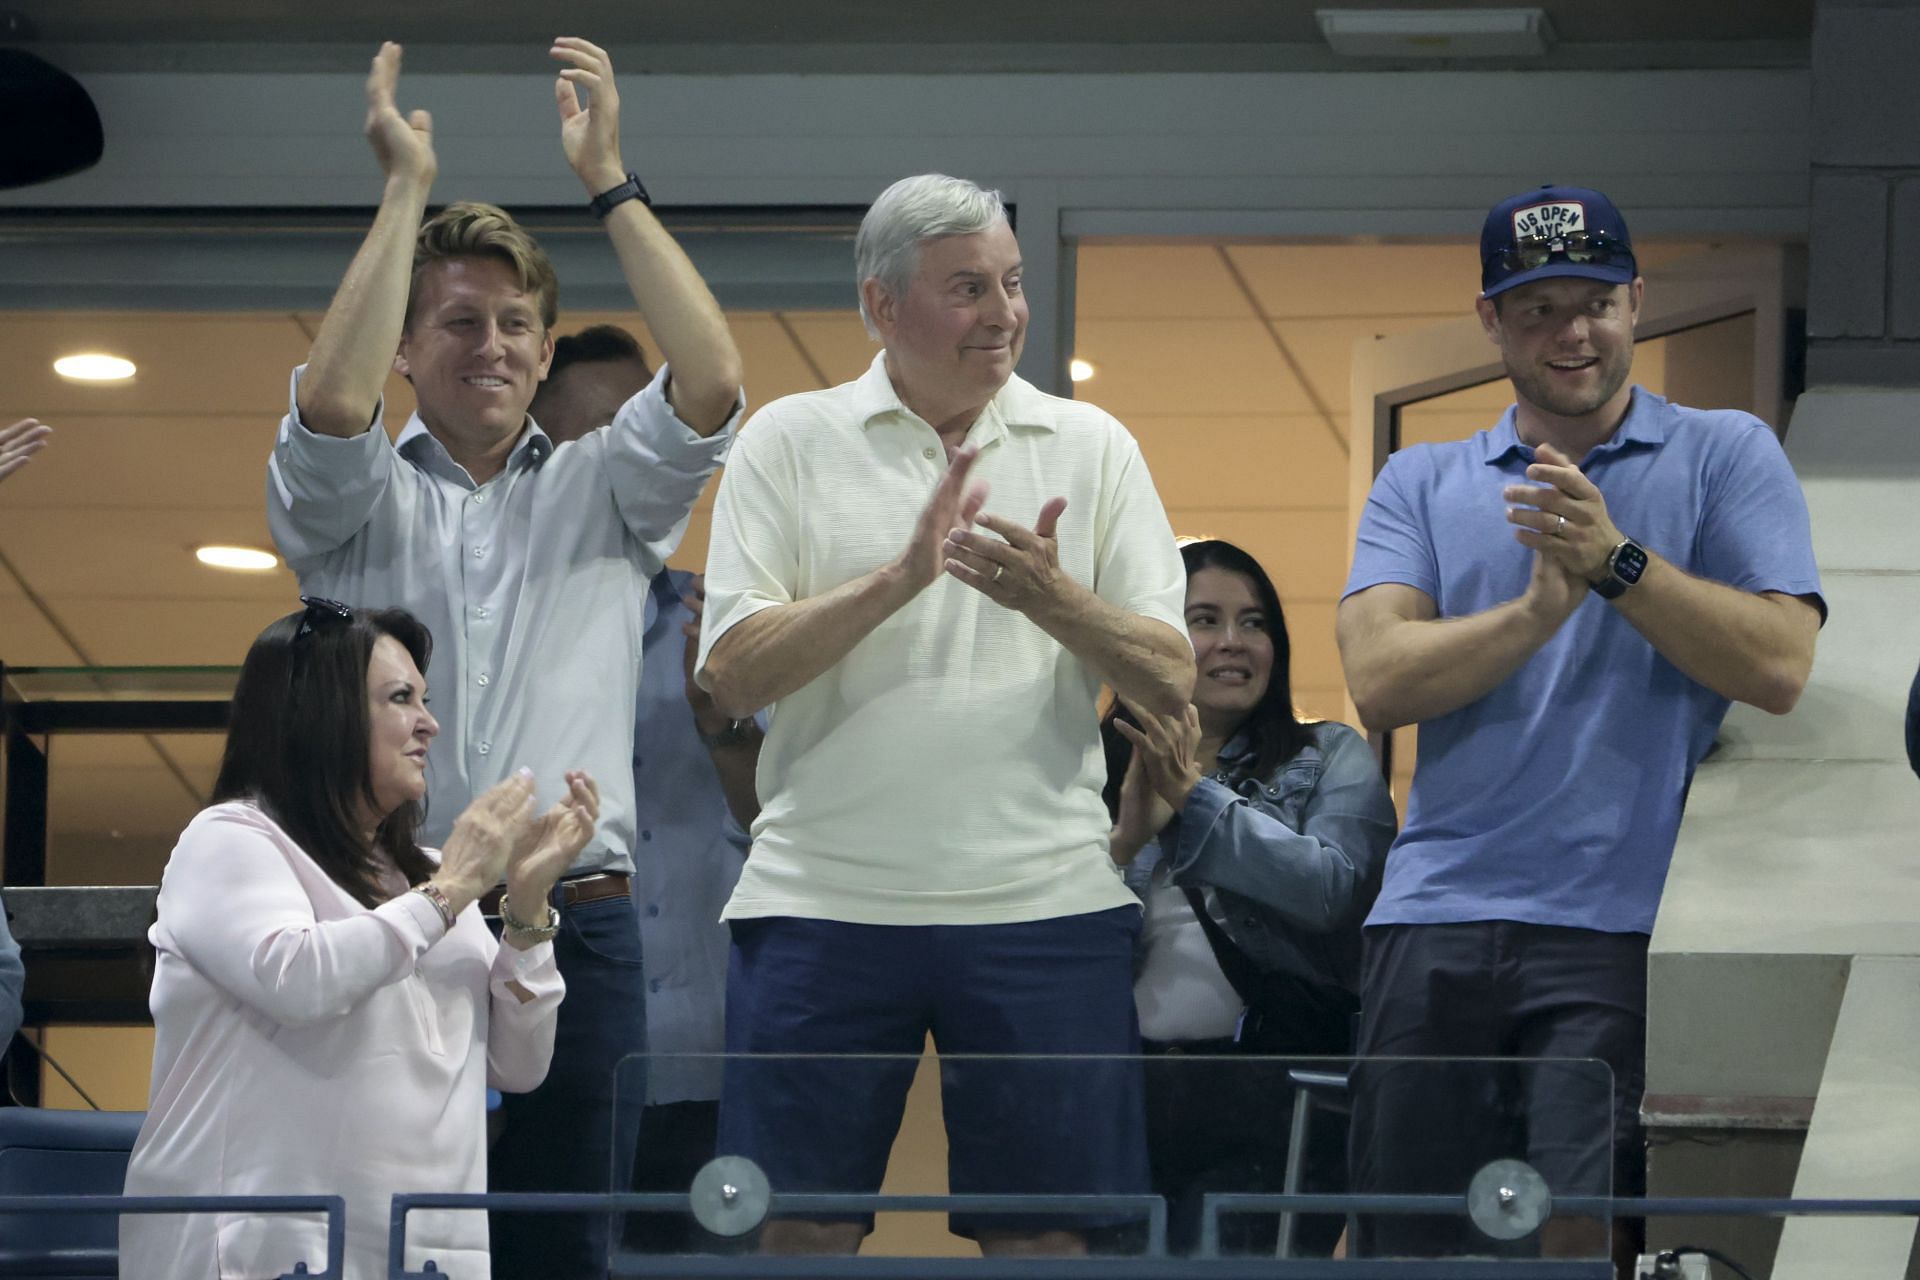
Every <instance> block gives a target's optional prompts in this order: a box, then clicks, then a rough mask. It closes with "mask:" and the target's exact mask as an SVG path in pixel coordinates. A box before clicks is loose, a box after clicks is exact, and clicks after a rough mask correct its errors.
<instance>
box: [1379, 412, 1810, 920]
mask: <svg viewBox="0 0 1920 1280" xmlns="http://www.w3.org/2000/svg"><path fill="white" fill-rule="evenodd" d="M1532 461H1533V450H1532V449H1531V448H1529V447H1528V446H1526V445H1524V444H1522V443H1521V442H1520V438H1519V436H1518V435H1517V434H1516V433H1515V430H1514V411H1513V409H1512V408H1509V409H1508V410H1507V412H1506V415H1505V416H1504V417H1502V418H1501V419H1500V422H1499V424H1498V425H1497V426H1495V427H1494V428H1493V429H1492V430H1490V431H1482V432H1480V433H1478V434H1477V435H1475V436H1473V437H1472V438H1471V439H1468V440H1464V441H1460V442H1457V443H1450V444H1437V445H1419V446H1416V447H1413V448H1409V449H1404V450H1401V451H1400V452H1397V453H1395V454H1394V455H1393V456H1392V457H1391V458H1389V459H1388V460H1387V465H1386V467H1385V468H1384V469H1383V470H1382V471H1381V472H1380V476H1379V478H1378V479H1377V480H1375V481H1374V485H1373V491H1372V493H1370V494H1369V495H1368V497H1367V507H1366V511H1365V512H1364V513H1363V514H1362V516H1361V519H1360V533H1359V539H1358V544H1357V546H1356V548H1355V551H1354V558H1353V573H1352V575H1351V576H1350V577H1349V578H1348V579H1347V589H1346V593H1345V594H1346V595H1352V594H1353V593H1354V592H1356V591H1363V590H1365V589H1366V588H1368V587H1372V586H1377V585H1379V584H1380V583H1384V582H1398V583H1404V584H1405V585H1407V586H1410V587H1415V588H1418V589H1419V590H1421V591H1423V592H1425V593H1426V594H1427V595H1429V596H1431V597H1432V598H1433V601H1434V604H1435V605H1436V607H1437V608H1438V610H1439V616H1440V617H1442V618H1458V617H1464V616H1467V615H1469V614H1475V613H1481V612H1484V611H1485V610H1487V609H1490V608H1492V607H1494V606H1495V605H1498V604H1501V603H1503V602H1505V601H1508V600H1512V599H1514V598H1516V597H1517V596H1519V595H1521V594H1522V593H1524V592H1525V590H1526V587H1527V579H1528V575H1529V574H1530V573H1531V572H1532V562H1533V554H1534V553H1533V552H1532V551H1530V550H1528V549H1527V548H1526V547H1523V546H1521V545H1520V544H1519V542H1517V541H1516V540H1515V539H1514V536H1513V526H1512V525H1510V524H1509V523H1508V522H1507V519H1506V509H1507V504H1506V502H1505V500H1504V499H1503V498H1502V497H1501V490H1502V489H1503V488H1504V487H1505V486H1507V485H1509V484H1512V483H1515V482H1521V483H1527V479H1526V469H1527V466H1528V465H1529V464H1530V463H1532ZM1580 469H1581V470H1582V471H1583V472H1585V473H1586V476H1587V478H1588V479H1590V480H1592V481H1593V482H1594V484H1595V485H1597V486H1598V487H1599V489H1600V491H1601V493H1603V494H1604V495H1606V500H1607V511H1608V513H1609V514H1610V515H1611V516H1612V517H1613V522H1614V523H1615V524H1616V525H1618V526H1619V527H1620V529H1621V530H1623V531H1624V532H1625V533H1626V534H1627V536H1628V537H1631V538H1633V539H1635V540H1636V541H1638V542H1639V543H1640V544H1641V545H1643V546H1645V547H1647V548H1648V549H1649V550H1651V551H1654V552H1656V553H1658V554H1659V555H1661V556H1663V557H1665V558H1666V559H1667V560H1669V561H1671V562H1672V563H1674V564H1675V565H1677V566H1679V567H1680V568H1681V569H1684V570H1685V571H1686V572H1688V573H1690V574H1693V575H1695V576H1697V577H1702V578H1710V579H1713V580H1714V581H1716V582H1723V583H1726V584H1728V585H1729V586H1733V587H1738V588H1739V589H1741V590H1743V591H1755V592H1758V591H1778V592H1784V593H1787V594H1790V595H1813V596H1818V594H1819V592H1820V578H1819V573H1818V570H1817V569H1816V568H1815V566H1814V560H1813V541H1812V537H1811V534H1810V532H1809V529H1808V523H1807V504H1806V500H1805V498H1804V497H1803V496H1802V494H1801V492H1800V484H1799V481H1798V480H1797V479H1796V478H1795V476H1794V474H1793V469H1792V468H1791V467H1790V466H1788V464H1787V459H1786V455H1785V453H1783V452H1782V451H1781V448H1780V444H1779V441H1778V440H1776V439H1775V438H1774V434H1773V432H1772V430H1770V429H1769V428H1768V427H1767V425H1766V424H1765V423H1763V422H1761V421H1760V420H1759V419H1758V418H1755V417H1753V416H1752V415H1750V414H1745V413H1740V412H1736V411H1731V410H1712V411H1709V410H1700V409H1688V408H1684V407H1682V406H1680V405H1675V404H1669V403H1667V402H1666V401H1665V400H1663V399H1661V398H1660V397H1659V396H1656V395H1654V394H1652V393H1651V392H1649V391H1647V390H1646V389H1645V388H1642V387H1635V388H1634V390H1633V400H1632V404H1631V405H1630V407H1629V408H1628V410H1627V416H1626V418H1625V420H1624V421H1623V422H1622V423H1621V424H1620V428H1619V430H1617V431H1616V432H1614V434H1613V437H1612V438H1611V439H1609V440H1608V441H1607V442H1606V443H1605V444H1602V445H1600V446H1599V447H1598V448H1596V449H1594V450H1593V451H1592V452H1591V453H1589V454H1588V455H1587V456H1586V457H1585V458H1584V459H1582V460H1581V462H1580ZM1820 607H1821V610H1822V612H1823V613H1824V612H1825V605H1824V603H1822V604H1821V606H1820ZM1728 705H1729V703H1728V701H1727V699H1725V698H1723V697H1721V696H1720V695H1719V694H1717V693H1714V692H1713V691H1712V690H1711V689H1708V688H1707V687H1706V686H1704V685H1702V684H1699V683H1697V682H1696V681H1694V680H1692V679H1691V678H1689V677H1687V676H1685V675H1683V674H1681V672H1680V671H1679V669H1678V668H1676V667H1675V666H1674V665H1673V664H1672V663H1670V662H1668V661H1667V660H1666V659H1665V658H1662V657H1661V656H1660V655H1659V654H1658V653H1656V652H1655V651H1654V648H1653V646H1652V645H1651V644H1649V643H1648V642H1647V641H1646V639H1645V638H1643V637H1642V636H1641V635H1640V633H1639V632H1637V631H1635V630H1634V629H1633V627H1632V626H1631V625H1630V624H1629V623H1628V622H1627V620H1626V619H1625V618H1623V617H1622V616H1621V615H1620V614H1619V612H1618V611H1617V610H1615V609H1614V608H1613V607H1612V606H1611V605H1609V604H1608V603H1607V602H1606V601H1605V600H1602V599H1601V598H1600V597H1599V596H1597V595H1589V597H1588V598H1587V599H1586V601H1584V602H1583V603H1582V604H1581V605H1580V606H1579V607H1578V608H1576V609H1575V610H1574V612H1573V616H1572V617H1571V618H1569V619H1568V620H1567V621H1566V623H1565V624H1564V625H1562V626H1561V628H1560V630H1559V631H1558V632H1557V633H1556V634H1555V635H1554V637H1553V638H1552V639H1551V640H1549V641H1548V642H1547V643H1546V644H1545V645H1544V646H1543V647H1542V648H1541V649H1540V650H1539V651H1538V652H1537V653H1535V654H1534V655H1533V656H1532V657H1531V658H1529V659H1528V660H1527V662H1526V664H1525V665H1523V666H1522V667H1521V668H1520V669H1519V670H1518V671H1516V672H1515V673H1514V674H1513V675H1512V676H1510V677H1509V678H1508V679H1507V680H1506V681H1505V682H1503V683H1502V684H1500V685H1499V686H1497V687H1496V688H1494V689H1493V690H1492V691H1491V692H1489V693H1487V694H1486V695H1485V696H1484V697H1482V698H1480V699H1479V700H1478V701H1475V702H1472V703H1469V704H1468V705H1466V706H1464V707H1462V708H1460V709H1459V710H1458V711H1455V712H1452V713H1451V714H1448V715H1444V716H1441V717H1439V718H1438V719H1434V720H1429V721H1426V722H1424V723H1422V724H1421V725H1420V740H1419V750H1420V756H1419V761H1418V763H1417V765H1416V767H1415V771H1414V778H1413V791H1412V794H1411V796H1410V797H1409V800H1408V804H1407V821H1406V825H1405V826H1404V827H1403V828H1401V831H1400V837H1399V839H1397V840H1396V841H1395V842H1394V845H1393V848H1392V851H1391V852H1390V853H1389V854H1388V857H1387V870H1386V880H1385V883H1384V885H1383V886H1382V888H1381V892H1380V897H1379V900H1378V901H1377V903H1376V904H1375V906H1374V909H1373V912H1372V914H1371V915H1370V916H1368V918H1367V923H1368V924H1370V925H1375V924H1443V923H1454V922H1461V921H1470V920H1517V921H1522V922H1525V923H1530V924H1547V925H1567V926H1573V927H1577V928H1584V929H1597V930H1601V931H1604V932H1609V933H1650V932H1652V930H1653V920H1654V913H1655V911H1656V910H1657V909H1658V907H1659V905H1660V891H1661V889H1662V887H1663V886H1664V885H1665V883H1666V878H1667V864H1668V862H1669V861H1670V860H1671V859H1672V857H1673V845H1674V838H1675V836H1676V834H1677V832H1678V830H1679V827H1680V810H1681V805H1682V803H1683V802H1684V801H1685V799H1686V794H1687V786H1688V784H1689V783H1690V782H1691V781H1692V780H1693V770H1694V766H1695V765H1697V764H1698V763H1699V762H1700V758H1701V757H1702V756H1703V755H1705V754H1706V751H1707V748H1708V747H1709V746H1711V745H1712V743H1713V737H1714V734H1715V732H1716V731H1717V730H1718V729H1719V726H1720V721H1721V719H1722V718H1723V717H1724V716H1725V715H1726V712H1727V707H1728Z"/></svg>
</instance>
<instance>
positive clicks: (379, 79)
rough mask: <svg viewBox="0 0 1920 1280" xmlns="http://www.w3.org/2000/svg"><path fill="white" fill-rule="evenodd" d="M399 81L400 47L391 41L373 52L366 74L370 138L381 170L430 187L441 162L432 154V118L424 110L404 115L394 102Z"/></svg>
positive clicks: (367, 129) (368, 131)
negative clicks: (371, 66)
mask: <svg viewBox="0 0 1920 1280" xmlns="http://www.w3.org/2000/svg"><path fill="white" fill-rule="evenodd" d="M399 83H400V46H399V45H397V44H395V43H394V42H393V41H391V40H389V41H387V42H386V43H385V44H383V45H381V46H380V52H379V53H377V54H375V55H374V58H373V70H372V71H371V72H369V73H368V75H367V125H366V132H367V141H368V142H369V143H371V144H372V146H373V154H374V156H375V157H376V158H377V159H378V160H379V161H380V172H382V173H384V174H386V175H387V178H388V179H389V180H392V179H395V178H399V179H407V180H411V181H414V182H418V183H420V184H422V185H425V186H431V185H432V183H433V177H434V174H436V173H438V172H439V169H440V162H439V160H438V159H436V158H435V156H434V154H433V117H432V116H430V115H428V114H427V113H426V112H424V111H412V112H409V113H408V114H406V115H405V116H402V115H401V114H400V108H399V107H397V106H395V105H394V90H395V88H397V87H398V85H399Z"/></svg>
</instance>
